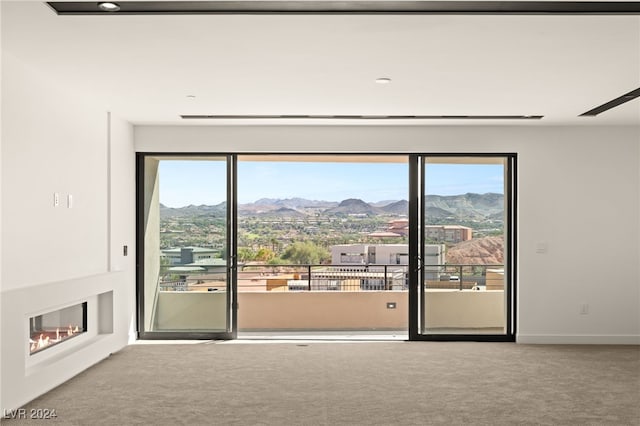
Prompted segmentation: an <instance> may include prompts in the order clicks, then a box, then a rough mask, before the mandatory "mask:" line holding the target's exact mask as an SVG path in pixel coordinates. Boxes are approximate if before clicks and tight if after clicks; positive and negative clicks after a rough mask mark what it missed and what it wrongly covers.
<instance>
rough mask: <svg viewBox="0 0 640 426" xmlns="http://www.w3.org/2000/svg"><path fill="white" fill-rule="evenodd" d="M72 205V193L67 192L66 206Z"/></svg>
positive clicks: (70, 206)
mask: <svg viewBox="0 0 640 426" xmlns="http://www.w3.org/2000/svg"><path fill="white" fill-rule="evenodd" d="M72 207H73V195H71V194H69V195H67V208H72Z"/></svg>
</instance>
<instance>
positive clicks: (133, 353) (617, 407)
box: [2, 341, 640, 425]
mask: <svg viewBox="0 0 640 426" xmlns="http://www.w3.org/2000/svg"><path fill="white" fill-rule="evenodd" d="M25 408H27V409H31V408H36V409H37V408H41V409H55V410H56V414H57V417H56V418H55V419H53V420H49V421H43V420H31V421H24V420H22V421H20V420H6V419H5V420H3V421H2V423H3V424H5V423H6V424H7V425H9V424H27V423H34V424H52V423H58V424H70V425H94V424H109V425H125V424H154V425H155V424H167V425H169V424H171V425H174V424H198V425H200V424H202V425H204V424H212V425H429V424H448V425H463V424H465V425H466V424H469V425H515V424H518V425H527V424H531V425H534V424H535V425H565V424H566V425H639V424H640V347H638V346H546V345H516V344H513V343H471V342H469V343H467V342H464V343H462V342H460V343H441V342H304V343H303V342H291V343H274V342H270V343H259V342H242V341H235V342H203V343H199V344H192V345H182V344H136V345H131V346H128V347H127V348H125V349H123V350H122V351H120V352H118V353H116V354H113V355H112V356H111V357H109V358H108V359H106V360H104V361H103V362H101V363H99V364H98V365H96V366H94V367H92V368H91V369H89V370H87V371H85V372H84V373H82V374H80V375H79V376H77V377H75V378H73V379H72V380H70V381H69V382H67V383H65V384H63V385H62V386H60V387H58V388H56V389H54V390H53V391H51V392H49V393H47V394H46V395H43V396H42V397H40V398H38V399H36V400H34V401H32V402H31V403H30V404H28V405H27V406H26V407H25Z"/></svg>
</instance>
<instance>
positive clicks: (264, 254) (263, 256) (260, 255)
mask: <svg viewBox="0 0 640 426" xmlns="http://www.w3.org/2000/svg"><path fill="white" fill-rule="evenodd" d="M274 257H276V255H275V253H274V252H273V250H271V249H269V248H266V247H262V248H260V249H258V252H257V253H256V255H255V260H257V261H259V262H268V261H270V260H271V259H273V258H274Z"/></svg>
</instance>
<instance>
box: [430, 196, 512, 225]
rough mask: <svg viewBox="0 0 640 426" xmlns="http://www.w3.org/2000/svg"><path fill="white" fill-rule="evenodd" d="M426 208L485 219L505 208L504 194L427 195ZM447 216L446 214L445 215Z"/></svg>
mask: <svg viewBox="0 0 640 426" xmlns="http://www.w3.org/2000/svg"><path fill="white" fill-rule="evenodd" d="M425 198H426V208H427V209H430V208H437V209H440V210H437V211H436V210H432V212H433V213H436V212H440V213H439V214H441V215H443V214H444V213H443V212H441V210H443V211H446V212H448V213H449V216H455V217H465V218H469V219H474V218H477V219H483V218H486V217H488V216H491V215H495V214H500V215H502V211H503V209H504V195H502V194H495V193H487V194H474V193H466V194H461V195H427V196H426V197H425ZM443 217H446V216H443Z"/></svg>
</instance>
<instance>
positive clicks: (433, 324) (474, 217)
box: [415, 156, 511, 339]
mask: <svg viewBox="0 0 640 426" xmlns="http://www.w3.org/2000/svg"><path fill="white" fill-rule="evenodd" d="M508 166H509V159H508V157H506V156H496V157H486V156H482V157H475V156H450V157H449V156H447V157H444V156H424V157H420V158H419V170H418V171H419V172H418V173H417V175H418V176H417V179H418V181H419V182H418V187H419V188H420V191H419V195H420V196H419V202H418V213H417V214H416V215H415V216H416V221H417V222H418V224H417V225H416V230H417V231H418V238H417V249H418V259H419V260H418V262H417V263H418V264H417V267H418V270H419V272H418V274H417V280H418V291H417V292H416V295H417V297H418V301H417V304H416V305H417V313H416V314H417V316H418V327H417V330H418V332H419V334H420V335H426V336H434V335H439V336H441V337H442V336H446V335H451V336H452V338H454V339H455V338H456V336H458V337H459V336H476V335H486V336H489V335H492V336H505V335H507V334H509V332H510V330H509V329H510V327H508V324H510V319H509V317H510V312H511V308H510V307H511V302H510V300H511V299H510V297H511V294H510V291H509V288H508V287H509V286H508V284H507V281H508V280H507V279H506V277H507V276H508V274H509V272H510V271H509V270H508V269H509V266H508V265H509V259H507V257H508V254H509V251H508V247H509V241H510V236H509V224H510V223H511V220H510V210H511V209H510V206H511V204H510V195H509V188H510V187H511V185H510V184H509V183H510V171H509V167H508Z"/></svg>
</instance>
